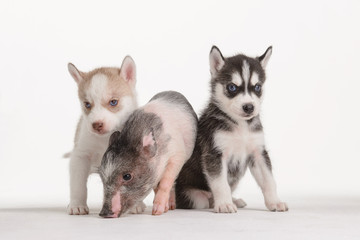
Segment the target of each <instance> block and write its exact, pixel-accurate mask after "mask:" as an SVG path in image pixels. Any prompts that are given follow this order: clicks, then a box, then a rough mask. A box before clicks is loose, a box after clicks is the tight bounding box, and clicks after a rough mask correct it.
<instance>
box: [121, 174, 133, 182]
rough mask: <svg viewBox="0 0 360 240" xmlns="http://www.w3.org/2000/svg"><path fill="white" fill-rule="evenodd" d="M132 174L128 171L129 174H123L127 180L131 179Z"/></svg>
mask: <svg viewBox="0 0 360 240" xmlns="http://www.w3.org/2000/svg"><path fill="white" fill-rule="evenodd" d="M131 177H132V176H131V174H130V173H127V174H124V175H123V179H124V180H125V181H129V180H130V179H131Z"/></svg>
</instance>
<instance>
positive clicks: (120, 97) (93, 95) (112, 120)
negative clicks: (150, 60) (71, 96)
mask: <svg viewBox="0 0 360 240" xmlns="http://www.w3.org/2000/svg"><path fill="white" fill-rule="evenodd" d="M68 69H69V72H70V74H71V76H72V77H73V78H74V80H75V82H76V83H77V85H78V95H79V100H80V105H81V109H82V115H81V118H80V121H79V123H78V126H77V130H76V134H75V144H74V149H73V151H72V153H71V154H70V204H69V205H68V208H67V211H68V213H69V214H71V215H73V214H74V215H83V214H88V213H89V208H88V207H87V203H86V200H87V187H86V183H87V179H88V176H89V175H90V174H91V173H94V172H97V169H98V167H99V166H100V163H101V159H102V156H103V155H104V153H105V150H106V148H107V146H108V142H109V137H110V135H111V134H112V133H113V132H114V131H115V130H120V129H121V128H122V127H123V124H124V123H125V121H126V120H127V119H128V117H129V116H130V114H131V113H132V112H133V111H134V110H135V109H136V107H137V101H136V92H135V84H136V67H135V63H134V61H133V59H132V58H131V57H130V56H127V57H125V58H124V60H123V63H122V66H121V68H98V69H95V70H93V71H91V72H81V71H79V70H78V69H77V68H76V67H75V66H74V65H73V64H71V63H69V64H68Z"/></svg>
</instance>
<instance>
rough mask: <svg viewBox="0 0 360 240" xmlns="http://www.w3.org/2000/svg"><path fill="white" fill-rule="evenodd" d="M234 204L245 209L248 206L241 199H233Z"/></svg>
mask: <svg viewBox="0 0 360 240" xmlns="http://www.w3.org/2000/svg"><path fill="white" fill-rule="evenodd" d="M233 203H234V204H235V205H236V207H237V208H243V207H245V206H246V202H244V200H242V199H241V198H238V199H236V198H233Z"/></svg>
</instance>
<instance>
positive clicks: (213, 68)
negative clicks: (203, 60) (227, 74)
mask: <svg viewBox="0 0 360 240" xmlns="http://www.w3.org/2000/svg"><path fill="white" fill-rule="evenodd" d="M209 58H210V72H211V75H212V76H214V75H215V74H216V73H217V72H219V71H220V69H221V68H222V67H223V66H224V64H225V60H224V57H223V55H222V54H221V52H220V50H219V49H218V48H217V47H216V46H213V47H212V48H211V51H210V56H209Z"/></svg>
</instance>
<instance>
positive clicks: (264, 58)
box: [257, 46, 272, 69]
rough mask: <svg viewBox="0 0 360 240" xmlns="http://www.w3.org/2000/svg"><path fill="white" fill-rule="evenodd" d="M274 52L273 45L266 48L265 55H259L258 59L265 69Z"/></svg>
mask: <svg viewBox="0 0 360 240" xmlns="http://www.w3.org/2000/svg"><path fill="white" fill-rule="evenodd" d="M271 54H272V46H270V47H268V49H266V51H265V53H264V54H263V55H261V56H260V57H257V59H258V60H259V62H260V64H261V66H262V67H263V68H264V69H265V68H266V65H267V63H268V61H269V59H270V57H271Z"/></svg>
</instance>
